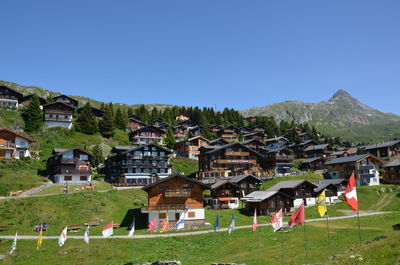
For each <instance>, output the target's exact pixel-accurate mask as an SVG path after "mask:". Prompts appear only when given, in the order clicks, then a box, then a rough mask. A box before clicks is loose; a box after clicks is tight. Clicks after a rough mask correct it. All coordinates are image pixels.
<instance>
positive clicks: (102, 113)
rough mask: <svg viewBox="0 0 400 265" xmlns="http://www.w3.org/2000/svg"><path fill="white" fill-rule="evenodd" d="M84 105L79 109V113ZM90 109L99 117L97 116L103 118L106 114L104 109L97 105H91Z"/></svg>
mask: <svg viewBox="0 0 400 265" xmlns="http://www.w3.org/2000/svg"><path fill="white" fill-rule="evenodd" d="M83 108H84V107H81V108H79V109H78V110H77V112H78V113H81V112H82V110H83ZM90 110H91V111H92V114H93V115H94V116H95V117H97V118H102V117H103V116H104V111H102V110H101V109H98V108H95V107H90Z"/></svg>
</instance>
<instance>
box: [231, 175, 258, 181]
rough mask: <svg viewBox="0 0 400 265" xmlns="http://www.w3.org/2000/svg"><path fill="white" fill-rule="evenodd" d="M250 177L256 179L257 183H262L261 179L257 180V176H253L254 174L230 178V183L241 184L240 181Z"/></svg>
mask: <svg viewBox="0 0 400 265" xmlns="http://www.w3.org/2000/svg"><path fill="white" fill-rule="evenodd" d="M248 177H250V178H254V179H256V180H257V181H259V182H261V179H259V178H257V177H256V176H254V175H252V174H248V175H239V176H232V177H230V178H229V181H232V182H235V183H238V182H240V181H242V180H243V179H245V178H248Z"/></svg>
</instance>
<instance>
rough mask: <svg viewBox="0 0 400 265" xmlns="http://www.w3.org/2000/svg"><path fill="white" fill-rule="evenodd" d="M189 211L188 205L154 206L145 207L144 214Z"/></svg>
mask: <svg viewBox="0 0 400 265" xmlns="http://www.w3.org/2000/svg"><path fill="white" fill-rule="evenodd" d="M187 209H189V205H187V204H166V205H154V206H143V207H142V209H141V210H142V213H148V212H151V211H184V210H187Z"/></svg>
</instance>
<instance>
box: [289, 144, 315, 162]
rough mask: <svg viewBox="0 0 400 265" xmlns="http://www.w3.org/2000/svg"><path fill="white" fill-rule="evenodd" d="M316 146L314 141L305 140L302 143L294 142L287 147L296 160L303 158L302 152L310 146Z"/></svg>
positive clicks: (303, 153)
mask: <svg viewBox="0 0 400 265" xmlns="http://www.w3.org/2000/svg"><path fill="white" fill-rule="evenodd" d="M314 145H318V144H317V143H316V142H315V141H314V140H306V141H303V142H296V143H292V144H289V145H288V148H290V149H292V151H293V152H294V154H295V155H296V157H297V158H305V157H306V156H305V152H304V150H305V149H306V148H308V147H310V146H314Z"/></svg>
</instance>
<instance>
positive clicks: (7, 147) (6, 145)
mask: <svg viewBox="0 0 400 265" xmlns="http://www.w3.org/2000/svg"><path fill="white" fill-rule="evenodd" d="M33 142H34V141H33V140H32V139H31V138H29V137H26V136H24V135H22V134H19V133H17V132H15V131H13V130H10V129H7V128H0V159H2V158H16V159H19V158H23V157H30V156H31V154H30V151H29V149H30V146H31V145H32V143H33Z"/></svg>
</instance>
